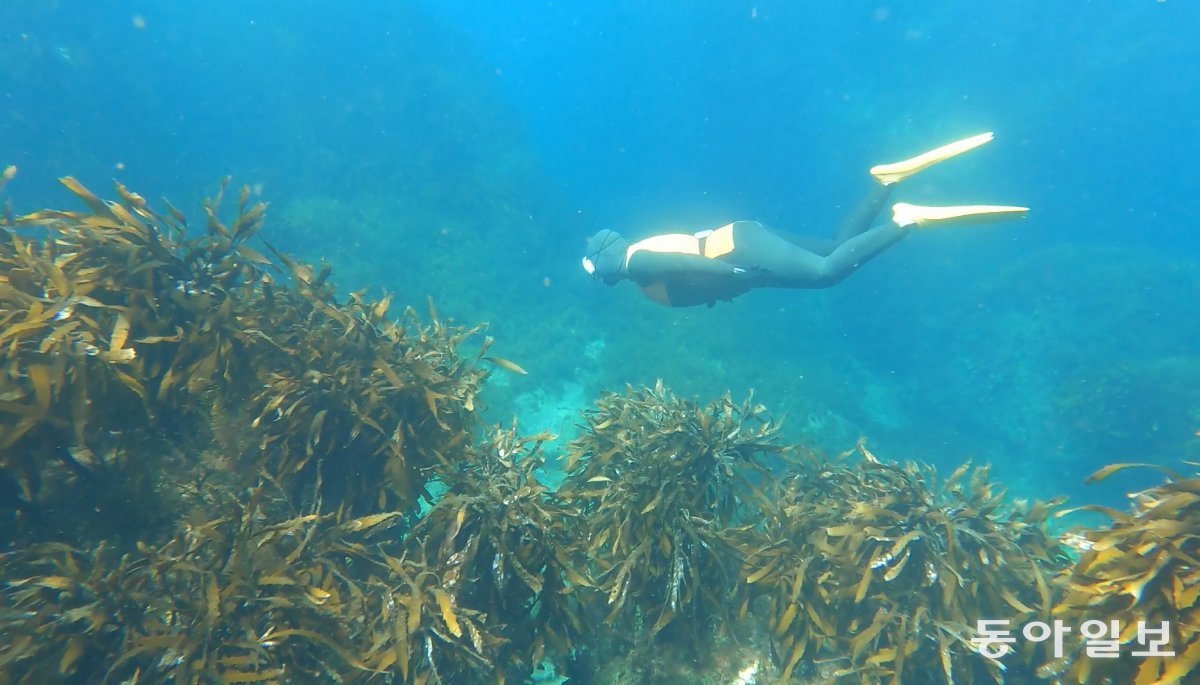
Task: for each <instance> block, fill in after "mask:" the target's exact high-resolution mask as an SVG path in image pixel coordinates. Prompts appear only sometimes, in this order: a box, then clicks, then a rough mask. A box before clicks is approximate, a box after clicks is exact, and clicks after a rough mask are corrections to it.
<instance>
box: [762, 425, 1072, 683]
mask: <svg viewBox="0 0 1200 685" xmlns="http://www.w3.org/2000/svg"><path fill="white" fill-rule="evenodd" d="M857 452H858V453H859V454H860V455H861V456H862V457H863V459H862V460H861V461H860V462H859V463H857V464H848V463H844V462H842V461H833V462H827V461H823V460H815V461H813V462H811V463H808V464H806V465H805V466H804V468H801V469H798V470H797V471H796V472H795V473H794V474H793V475H791V476H789V477H788V478H786V479H784V480H783V481H782V482H781V483H780V484H779V486H778V487H777V488H776V489H775V490H774V491H773V492H772V493H771V497H770V499H768V500H765V501H764V502H765V505H766V506H764V514H765V515H766V516H767V535H768V540H767V542H766V544H764V545H762V546H761V547H759V548H757V549H749V548H747V549H744V551H745V553H746V563H745V565H744V567H743V570H742V573H743V577H744V578H745V582H746V584H747V585H748V586H749V587H750V588H752V589H754V590H755V591H756V593H757V594H758V595H759V596H764V595H765V597H766V599H765V601H766V602H767V605H768V611H767V615H768V620H769V626H770V628H771V630H772V633H773V635H774V636H775V638H776V640H777V654H778V655H779V658H780V659H781V662H782V663H781V667H782V668H783V679H784V680H786V679H787V678H788V677H790V675H791V674H792V672H793V671H794V670H795V669H796V668H797V667H798V666H799V665H801V663H802V662H801V660H802V659H804V660H806V661H805V662H804V664H805V665H806V666H808V665H812V664H822V665H824V668H823V669H821V670H822V673H824V674H825V675H826V676H828V677H830V678H832V679H839V680H838V682H841V680H840V679H847V680H848V681H849V682H855V681H857V682H861V683H884V682H887V683H902V682H903V683H907V682H923V683H926V682H930V683H931V682H942V683H948V684H949V683H960V684H961V683H972V682H997V683H999V682H1004V681H1003V674H1002V672H1001V667H1000V664H999V662H996V661H992V660H990V659H987V658H984V657H983V656H981V655H979V654H978V653H976V649H975V647H974V646H973V645H972V644H971V642H970V640H971V637H973V635H974V631H975V628H976V621H978V620H980V619H1014V618H1019V617H1031V616H1047V615H1049V611H1050V608H1051V606H1052V601H1053V595H1052V591H1051V587H1050V580H1051V579H1052V577H1053V574H1054V573H1055V572H1056V571H1057V570H1058V569H1060V568H1062V567H1063V565H1064V564H1065V563H1066V559H1065V556H1064V554H1063V552H1062V550H1061V549H1060V547H1059V545H1058V544H1057V543H1056V542H1055V541H1054V540H1053V539H1052V538H1050V537H1049V536H1048V535H1047V534H1046V532H1045V531H1044V529H1043V526H1042V524H1043V523H1044V521H1045V520H1046V517H1047V515H1048V514H1049V513H1050V512H1051V510H1052V504H1053V503H1050V504H1038V505H1034V506H1033V507H1031V508H1029V509H1027V510H1026V509H1013V508H1009V507H1007V506H1006V505H1005V502H1004V498H1003V490H1002V488H1000V487H998V486H997V485H995V484H994V483H990V482H989V481H988V477H987V473H988V470H987V468H986V467H979V468H975V469H974V470H972V469H971V468H970V464H969V463H968V464H964V465H963V466H962V467H961V468H959V469H958V470H956V471H955V472H954V473H953V474H951V475H950V476H949V477H948V478H946V479H945V480H944V481H943V482H941V483H940V484H939V483H938V480H937V476H936V474H935V472H934V471H933V469H932V468H929V467H922V466H918V465H916V464H913V463H908V464H904V465H897V464H888V463H883V462H880V461H878V460H877V459H875V458H874V457H873V456H872V455H871V453H870V452H869V451H868V450H867V449H866V448H865V446H863V445H861V444H860V445H859V447H858V449H857ZM848 455H849V453H848V454H847V455H844V456H848ZM1011 668H1012V666H1010V669H1011Z"/></svg>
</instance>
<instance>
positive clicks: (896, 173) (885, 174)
mask: <svg viewBox="0 0 1200 685" xmlns="http://www.w3.org/2000/svg"><path fill="white" fill-rule="evenodd" d="M991 140H992V133H991V132H990V131H989V132H987V133H980V134H979V135H975V136H971V137H970V138H963V139H962V140H956V141H954V142H953V143H949V144H947V145H943V146H941V147H939V148H936V149H933V150H930V151H929V152H924V153H922V154H919V155H917V156H916V157H913V158H911V159H906V160H904V161H903V162H893V163H892V164H878V165H876V166H873V167H871V175H872V176H874V177H875V180H877V181H879V182H880V183H882V184H883V185H885V186H886V185H891V184H893V183H899V182H900V181H903V180H904V179H906V178H908V177H909V176H912V175H913V174H915V173H917V172H919V171H923V170H925V169H928V168H929V167H931V166H933V165H934V164H937V163H938V162H944V161H946V160H947V159H950V158H951V157H957V156H958V155H961V154H962V153H964V152H969V151H970V150H974V149H975V148H977V147H979V146H980V145H983V144H984V143H987V142H990V141H991Z"/></svg>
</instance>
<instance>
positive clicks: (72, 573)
mask: <svg viewBox="0 0 1200 685" xmlns="http://www.w3.org/2000/svg"><path fill="white" fill-rule="evenodd" d="M273 491H274V486H269V485H263V486H260V487H258V488H255V489H254V490H253V491H252V492H250V493H249V495H248V496H247V497H246V500H245V502H232V503H230V505H229V506H230V509H231V510H230V511H229V512H228V515H226V516H222V517H221V518H219V519H215V520H212V521H208V522H204V523H201V524H198V525H189V526H185V527H184V529H183V530H181V531H180V533H179V534H178V535H177V536H176V537H175V538H174V539H172V540H171V541H169V542H167V543H166V544H164V545H161V546H150V545H146V544H139V545H138V548H137V550H135V551H132V552H130V553H127V554H119V553H118V552H116V551H115V550H113V549H112V548H111V547H107V546H105V545H103V544H101V545H99V546H98V547H97V548H96V549H94V550H92V551H90V552H85V551H83V550H79V549H75V548H72V547H70V546H67V545H62V544H53V543H47V544H42V545H36V546H34V547H32V548H30V549H28V550H25V551H23V552H19V553H10V554H8V555H5V559H4V560H5V562H6V565H7V566H8V570H7V573H8V575H9V577H10V578H11V580H9V582H8V584H9V586H10V591H9V592H8V593H7V595H6V602H5V604H6V606H4V607H3V608H2V609H0V611H4V612H5V614H6V615H5V623H4V628H5V635H6V636H7V638H8V640H7V644H6V646H5V647H3V648H0V674H4V675H3V676H0V681H2V682H10V681H11V682H21V683H26V682H27V683H46V682H55V681H58V680H61V679H63V678H68V677H73V676H80V677H85V678H86V680H87V681H88V682H99V681H106V682H133V681H140V682H175V683H242V682H265V681H271V682H282V681H289V682H307V681H314V682H315V681H324V682H346V681H350V682H354V681H357V680H364V679H367V678H368V677H369V676H370V675H372V674H379V673H384V672H395V673H397V674H398V675H399V676H400V681H401V682H414V683H422V682H426V681H430V680H431V679H433V682H436V678H437V677H438V674H439V673H440V674H441V675H442V676H444V677H446V678H465V679H478V678H485V677H488V676H489V675H490V673H491V672H492V670H493V667H492V664H491V660H490V658H489V655H493V653H494V650H495V648H496V646H497V645H499V644H502V642H503V640H502V639H500V638H498V637H496V636H494V635H492V634H490V633H488V632H487V631H488V628H487V626H485V625H483V622H482V619H481V616H480V615H479V613H478V612H475V611H472V610H470V609H467V608H462V607H457V608H455V607H452V600H451V599H449V597H450V593H451V592H453V590H452V588H449V587H448V586H447V585H445V584H444V582H443V581H441V580H440V579H439V578H438V576H437V574H435V573H431V572H430V571H429V569H428V568H427V567H425V566H424V565H423V564H421V563H419V562H415V561H413V560H410V559H407V558H405V557H403V556H402V555H401V556H393V554H399V552H398V550H397V549H396V547H398V546H399V545H398V543H397V542H396V541H395V540H394V536H392V535H390V534H388V533H389V529H391V528H393V527H395V526H396V524H397V523H399V522H401V521H402V520H403V516H402V514H401V513H400V512H382V513H379V514H372V515H368V516H364V517H360V518H356V519H345V518H343V517H342V515H340V514H338V515H335V514H318V513H309V514H302V515H296V516H293V517H291V518H289V519H286V520H283V521H272V520H269V519H268V518H267V517H265V516H264V513H265V509H266V508H267V507H265V506H264V505H266V504H267V502H268V500H269V499H271V498H272V497H278V494H277V493H273ZM277 504H283V503H282V502H277ZM49 638H53V639H49ZM13 674H17V675H16V677H15V678H12V677H10V676H12V675H13Z"/></svg>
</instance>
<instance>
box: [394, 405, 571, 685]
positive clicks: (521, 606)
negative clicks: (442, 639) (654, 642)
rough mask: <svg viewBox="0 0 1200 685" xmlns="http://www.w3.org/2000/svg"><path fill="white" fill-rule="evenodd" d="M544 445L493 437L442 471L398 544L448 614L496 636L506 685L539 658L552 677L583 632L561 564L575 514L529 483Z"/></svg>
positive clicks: (513, 435)
mask: <svg viewBox="0 0 1200 685" xmlns="http://www.w3.org/2000/svg"><path fill="white" fill-rule="evenodd" d="M550 439H553V436H551V435H549V434H540V435H536V436H531V437H520V436H518V435H517V432H516V430H515V427H514V428H512V429H508V430H502V429H500V428H496V429H495V430H494V431H493V432H492V435H491V438H490V440H488V441H486V442H483V443H482V444H481V445H479V446H478V447H473V448H472V449H471V450H470V452H469V455H470V456H468V457H466V458H463V459H461V460H459V461H458V462H455V463H454V464H446V465H444V466H443V468H441V469H440V470H439V473H440V477H441V478H442V480H443V482H444V485H445V487H446V491H445V493H444V494H443V495H442V496H441V497H440V498H439V499H438V501H437V503H436V504H434V505H433V507H432V508H431V509H430V510H429V511H428V512H427V513H426V514H425V515H424V516H423V517H422V518H421V519H420V521H418V522H417V523H416V524H415V525H414V526H413V528H412V530H411V531H410V533H409V535H408V539H407V542H406V549H407V550H408V552H409V555H410V556H411V557H412V558H419V559H422V560H423V561H424V562H425V563H426V564H428V565H429V567H430V568H431V569H436V572H437V573H438V575H439V577H440V579H441V582H442V584H443V585H444V586H445V587H446V588H448V589H450V591H451V592H452V597H453V600H454V601H455V602H457V604H458V605H460V606H469V607H471V608H473V609H475V610H477V611H480V612H482V613H483V614H485V615H486V621H485V623H486V624H488V625H495V626H496V628H497V630H501V629H502V630H503V633H504V634H505V635H506V636H507V639H508V641H507V644H506V645H504V646H503V648H502V649H501V650H500V651H499V655H498V658H497V661H496V663H497V664H498V666H499V667H500V668H501V669H502V670H503V672H505V673H506V674H507V675H508V676H509V677H511V678H514V679H523V678H526V677H528V676H529V675H530V674H531V673H532V672H533V671H534V669H535V668H536V667H537V665H538V664H539V663H541V662H542V661H543V658H545V657H547V656H549V657H550V658H552V659H554V660H555V661H557V662H558V664H557V665H558V666H559V668H561V667H562V666H563V661H564V659H565V656H566V655H568V654H569V653H570V652H571V650H572V649H574V648H575V647H576V646H578V645H579V644H580V641H581V639H582V636H583V635H585V634H586V632H587V630H588V627H587V626H586V625H585V624H584V620H583V614H582V611H581V607H580V603H579V600H578V599H577V598H576V594H577V592H578V591H579V590H581V589H586V588H589V587H591V586H592V583H591V581H590V580H589V579H588V578H586V577H585V576H584V575H583V574H582V573H581V572H580V571H579V570H578V569H579V568H580V567H581V565H582V564H581V563H580V562H579V561H578V560H575V559H572V558H571V553H572V552H571V543H572V542H573V541H574V539H575V537H576V536H577V534H578V533H577V529H576V525H577V523H578V521H579V514H578V512H577V511H575V510H573V509H572V508H570V507H568V506H567V505H566V504H564V503H563V502H562V501H561V500H560V499H559V498H558V497H556V496H555V495H554V494H553V493H551V492H550V491H549V490H548V489H547V488H546V486H544V485H542V484H541V483H540V482H539V481H538V480H537V478H536V476H535V474H536V472H537V471H538V470H539V469H540V468H541V467H542V466H543V459H542V454H541V448H542V444H543V442H544V441H547V440H550Z"/></svg>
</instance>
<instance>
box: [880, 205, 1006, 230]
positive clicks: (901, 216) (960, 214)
mask: <svg viewBox="0 0 1200 685" xmlns="http://www.w3.org/2000/svg"><path fill="white" fill-rule="evenodd" d="M1027 214H1029V208H1028V207H1012V206H1009V205H957V206H951V207H926V206H922V205H910V204H908V203H907V202H897V203H896V204H894V205H892V221H893V222H894V223H895V224H896V225H897V226H899V227H901V228H904V227H906V226H913V227H916V228H933V227H935V226H941V225H943V224H986V223H991V222H993V221H1007V220H1010V219H1024V218H1025V216H1026V215H1027Z"/></svg>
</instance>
